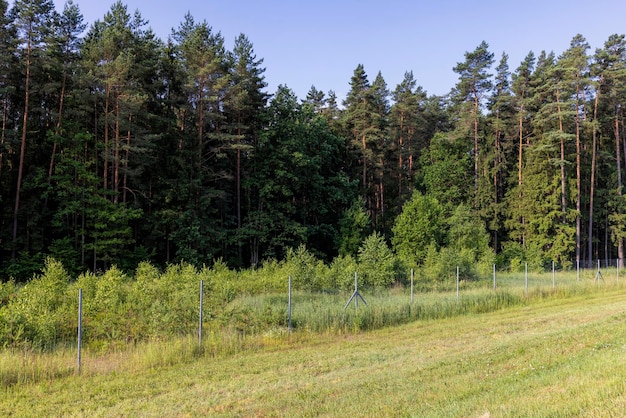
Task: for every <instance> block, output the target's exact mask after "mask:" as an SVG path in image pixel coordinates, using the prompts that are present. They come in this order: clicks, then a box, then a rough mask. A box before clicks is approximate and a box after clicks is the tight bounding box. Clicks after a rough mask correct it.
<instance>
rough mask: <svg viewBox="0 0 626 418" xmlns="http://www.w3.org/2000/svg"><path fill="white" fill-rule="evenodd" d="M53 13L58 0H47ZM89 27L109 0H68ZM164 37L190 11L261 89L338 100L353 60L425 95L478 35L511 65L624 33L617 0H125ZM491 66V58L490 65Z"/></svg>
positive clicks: (449, 77) (447, 84)
mask: <svg viewBox="0 0 626 418" xmlns="http://www.w3.org/2000/svg"><path fill="white" fill-rule="evenodd" d="M54 1H55V4H56V5H57V10H58V11H61V10H62V8H63V4H64V2H65V0H54ZM74 3H75V4H77V5H78V6H79V7H80V9H81V11H82V13H83V16H84V18H85V21H86V22H87V23H88V24H89V25H91V24H92V23H93V22H94V21H95V20H97V19H102V18H103V17H104V15H105V13H106V12H107V11H108V10H110V8H111V5H112V4H113V3H114V1H113V0H74ZM123 3H124V4H126V5H127V6H128V9H129V12H130V13H133V12H134V11H135V10H139V12H140V13H141V15H142V17H143V18H144V19H146V20H148V21H149V26H150V27H151V28H152V29H153V30H154V32H155V33H156V34H157V36H158V37H159V38H161V39H163V40H166V39H167V37H168V35H169V34H170V33H171V29H172V28H174V27H178V25H179V24H180V22H181V21H182V20H183V17H184V15H185V14H186V13H187V12H188V11H189V12H190V13H191V14H192V16H193V17H194V19H195V20H196V21H203V20H206V21H207V23H208V24H209V25H210V26H211V27H212V28H213V29H214V30H215V31H220V32H221V33H222V35H223V36H224V38H225V40H226V46H227V48H229V49H231V48H232V44H233V41H234V39H235V37H236V36H237V35H238V34H239V33H244V34H246V35H247V36H248V38H249V39H250V41H252V43H253V45H254V48H255V52H256V55H257V58H263V59H264V60H265V61H264V65H265V67H266V72H265V77H266V81H267V82H268V89H267V90H268V92H270V93H273V92H274V91H275V90H276V87H277V86H278V85H279V84H286V85H287V86H288V87H290V88H291V89H293V90H294V91H295V93H296V94H297V95H298V97H300V98H304V97H305V95H306V93H307V91H308V90H309V88H310V87H311V85H313V84H314V85H315V87H316V88H317V89H318V90H322V91H324V92H328V91H329V90H334V91H335V92H336V93H337V96H338V98H339V100H340V101H341V100H343V99H344V98H345V95H346V93H347V91H348V88H349V82H350V77H351V76H352V73H353V71H354V69H355V68H356V66H357V65H358V64H359V63H361V64H363V65H364V66H365V71H366V73H367V75H368V77H369V80H370V81H373V80H374V78H375V76H376V74H377V73H378V71H381V72H382V75H383V77H384V78H385V80H386V82H387V85H388V87H389V89H390V90H393V89H394V88H395V86H396V85H397V84H398V83H399V82H400V81H401V80H402V78H403V77H404V73H405V71H408V70H412V71H413V74H414V76H415V78H416V80H417V83H418V84H419V85H421V86H422V87H423V88H424V89H425V90H426V91H427V92H428V94H431V95H432V94H437V95H443V94H446V93H448V92H449V91H450V89H451V88H452V87H453V86H454V85H455V83H456V82H457V80H458V79H457V75H456V74H455V73H454V72H453V71H452V68H453V67H454V66H455V65H456V64H457V63H458V62H461V61H463V60H464V53H465V52H467V51H473V50H474V49H475V48H476V47H477V46H478V45H479V44H480V42H481V41H483V40H485V41H486V42H487V43H488V44H489V47H490V51H491V52H493V53H494V55H495V59H496V64H497V62H498V61H499V59H500V57H501V55H502V53H503V52H506V53H507V54H508V55H509V67H510V70H511V71H514V70H515V69H516V68H517V67H518V66H519V64H520V62H521V61H522V60H523V58H524V57H525V56H526V54H527V53H528V52H529V51H531V50H532V51H533V52H535V55H538V54H539V52H541V50H546V51H554V52H555V53H556V54H557V56H558V55H559V54H561V53H562V52H563V51H564V50H566V49H567V48H568V47H569V43H570V41H571V39H572V38H573V37H574V35H576V34H577V33H581V34H582V35H583V36H584V37H585V38H586V39H587V42H588V43H589V44H590V46H591V49H590V54H593V52H594V51H595V49H596V48H600V47H602V46H603V44H604V42H605V41H606V40H607V39H608V37H609V35H611V34H613V33H618V34H623V33H626V2H625V1H624V0H595V1H589V0H584V1H583V0H569V1H567V2H565V1H556V0H555V1H553V0H525V1H521V2H519V1H516V2H512V1H511V2H510V1H506V0H504V1H503V0H499V1H495V0H493V1H492V0H484V1H480V0H474V1H472V0H426V1H424V0H416V1H410V0H406V1H401V0H377V1H371V0H343V1H342V0H334V1H329V0H317V1H311V2H308V1H298V0H266V1H264V0H239V1H235V0H217V1H216V0H126V1H123ZM494 67H495V65H494Z"/></svg>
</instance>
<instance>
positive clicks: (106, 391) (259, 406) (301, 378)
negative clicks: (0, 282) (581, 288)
mask: <svg viewBox="0 0 626 418" xmlns="http://www.w3.org/2000/svg"><path fill="white" fill-rule="evenodd" d="M365 309H367V308H365ZM167 344H169V343H164V346H163V347H161V348H159V347H158V346H157V347H154V346H152V347H150V348H147V349H149V350H152V352H153V354H152V355H157V354H156V353H154V351H156V352H158V351H159V350H163V351H167V350H168V345H167ZM190 344H192V343H191V342H190ZM144 356H145V354H144ZM181 357H184V356H181ZM140 359H141V356H138V355H132V354H124V353H122V354H117V355H108V356H103V357H89V356H87V357H86V358H85V359H84V369H83V374H82V375H80V376H77V375H74V374H72V373H68V374H67V375H65V376H60V377H55V378H50V379H42V380H40V381H38V382H36V383H24V384H20V383H18V384H14V385H9V386H7V387H4V388H2V389H1V390H2V391H3V393H2V396H1V397H0V416H33V417H43V416H89V417H92V416H102V417H111V416H113V417H115V416H125V417H164V416H171V417H194V416H224V417H233V416H245V417H248V416H260V417H266V416H267V417H271V416H289V417H313V416H367V417H379V416H416V417H429V416H435V417H437V416H441V417H451V416H459V417H486V416H491V417H500V416H503V417H509V416H510V417H520V416H533V417H536V416H546V417H548V416H549V417H555V416H563V417H569V416H583V417H604V416H606V417H609V416H624V414H626V289H625V288H624V287H621V286H615V287H607V288H604V289H603V288H599V289H597V290H596V291H593V292H589V293H587V294H576V295H573V296H568V297H562V298H556V297H555V298H546V299H542V300H538V301H534V302H532V303H530V304H528V305H525V306H516V307H510V308H506V309H502V310H499V311H496V312H491V313H484V314H469V315H462V316H457V317H452V318H447V319H439V320H422V321H417V322H413V323H410V324H407V325H402V326H397V327H389V328H385V329H382V330H377V331H372V332H366V333H356V334H344V335H318V334H314V333H298V332H296V333H294V334H292V335H291V336H288V335H285V334H276V335H271V334H268V335H265V336H264V337H262V339H261V340H259V341H258V342H257V344H255V345H254V346H253V348H251V349H244V350H242V351H240V352H236V353H230V354H224V355H219V356H208V355H198V356H196V357H194V356H188V358H187V360H185V361H182V362H180V363H176V362H174V364H172V365H169V366H150V365H149V362H148V363H145V364H144V363H142V362H141V361H140Z"/></svg>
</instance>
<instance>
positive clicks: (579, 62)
mask: <svg viewBox="0 0 626 418" xmlns="http://www.w3.org/2000/svg"><path fill="white" fill-rule="evenodd" d="M588 49H589V44H587V41H586V40H585V38H583V37H582V35H576V36H575V37H574V38H573V39H572V41H571V43H570V48H569V49H568V50H567V51H565V52H564V53H563V55H562V56H561V58H560V59H559V63H558V65H559V66H561V67H563V71H564V73H565V76H566V79H567V82H568V84H569V89H568V90H569V91H570V92H571V93H570V94H571V95H572V96H573V97H571V106H572V109H571V110H572V113H573V117H574V126H575V127H574V131H575V134H574V135H575V141H576V214H577V216H576V262H577V263H578V262H580V259H581V213H582V207H581V194H582V187H581V186H582V177H581V170H582V167H581V164H582V163H581V153H582V145H581V142H582V139H581V135H582V132H581V131H582V124H583V123H584V122H585V121H586V119H587V116H586V113H587V110H586V108H585V105H586V102H587V99H586V97H585V93H586V92H588V91H589V88H590V81H589V58H588V57H587V50H588Z"/></svg>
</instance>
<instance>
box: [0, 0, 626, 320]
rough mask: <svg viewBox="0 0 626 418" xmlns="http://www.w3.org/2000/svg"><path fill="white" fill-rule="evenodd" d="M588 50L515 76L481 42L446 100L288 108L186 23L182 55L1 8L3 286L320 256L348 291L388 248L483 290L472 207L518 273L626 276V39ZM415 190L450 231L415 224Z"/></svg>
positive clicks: (379, 96) (356, 91) (285, 97)
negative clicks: (555, 267)
mask: <svg viewBox="0 0 626 418" xmlns="http://www.w3.org/2000/svg"><path fill="white" fill-rule="evenodd" d="M213 23H216V24H218V23H219V22H213ZM87 24H89V25H90V26H89V27H88V30H87V32H86V33H85V32H84V29H85V27H86V25H87ZM83 33H84V36H83ZM231 46H232V47H231ZM229 48H230V49H229ZM590 49H591V47H590V45H589V44H588V43H587V42H586V40H585V38H584V37H583V36H582V35H576V36H575V37H573V39H572V41H571V43H570V45H569V46H568V47H567V49H565V50H564V52H563V53H562V54H560V55H557V54H555V53H553V52H541V53H539V54H538V55H537V56H535V54H534V53H532V52H530V53H529V54H528V55H527V56H526V57H525V59H524V60H523V62H522V63H520V65H518V66H517V67H514V68H516V70H515V71H514V72H513V73H512V74H511V72H510V71H509V64H510V63H509V58H508V55H507V54H506V53H502V55H501V58H500V60H499V61H498V62H497V63H495V62H494V54H493V53H491V52H490V51H489V46H488V44H487V43H486V42H482V43H481V44H479V45H478V46H477V47H476V48H475V49H474V50H473V51H470V52H466V53H465V55H464V57H463V60H462V61H461V62H459V63H458V64H457V65H456V66H455V67H454V68H453V71H455V72H456V73H457V74H458V77H459V79H458V82H457V83H456V85H455V86H454V87H453V89H452V90H451V94H450V95H448V96H444V97H437V96H428V95H427V94H426V92H425V91H424V90H423V89H422V87H421V86H419V84H418V82H419V80H416V79H415V78H414V76H413V72H411V71H407V72H406V73H405V74H404V78H403V79H402V81H401V82H400V83H399V84H398V85H397V86H395V88H390V86H387V83H386V81H385V79H384V78H383V75H382V73H380V72H377V73H376V76H375V77H374V78H373V79H372V80H370V79H369V78H368V75H367V73H366V71H365V68H364V67H363V65H358V66H357V67H356V68H355V70H354V72H353V74H352V77H351V78H350V79H349V80H347V81H348V82H349V86H350V89H349V92H348V94H347V95H346V97H344V98H340V97H337V96H336V95H335V93H334V92H332V91H329V92H328V93H324V92H321V91H319V90H318V89H316V88H315V87H314V86H312V87H311V89H310V91H309V92H308V94H307V96H306V97H305V98H304V99H302V100H300V99H298V98H297V97H295V95H294V94H293V92H291V91H290V90H289V89H288V88H286V87H282V86H281V87H280V88H279V89H278V91H276V93H275V94H274V96H273V99H272V100H271V101H269V98H270V97H271V96H270V94H268V93H267V92H266V91H265V88H266V86H267V84H266V82H265V79H264V73H265V68H263V59H262V58H258V57H257V56H256V54H255V51H254V48H253V44H252V42H251V40H250V39H248V38H247V37H246V36H245V35H244V34H240V35H238V36H237V37H235V38H234V39H225V38H224V36H223V35H222V34H221V33H220V32H219V30H218V29H216V28H213V27H212V26H211V25H210V24H209V22H207V21H197V20H195V19H194V18H193V16H191V14H189V13H188V14H187V15H186V16H185V17H184V18H183V21H182V22H181V23H180V24H179V25H178V26H176V27H175V29H174V30H173V31H172V34H171V36H170V37H169V39H168V40H167V41H164V40H160V39H158V38H157V37H156V36H155V34H154V33H153V32H152V30H151V29H150V28H149V27H148V26H147V23H146V20H144V18H143V17H142V15H141V14H140V13H139V11H137V12H134V13H129V10H128V8H127V6H125V5H124V4H123V3H122V2H115V3H114V4H113V5H112V6H111V8H110V10H109V11H108V12H107V13H106V14H105V15H104V16H103V18H102V19H101V20H97V21H95V22H91V23H89V22H83V18H82V15H81V13H80V10H79V8H78V7H77V6H76V5H74V4H73V3H71V2H68V3H67V4H66V5H65V7H64V9H63V11H62V12H60V13H57V12H55V11H54V4H53V3H52V2H50V1H47V0H45V1H44V0H37V1H31V2H25V1H17V2H15V4H13V7H11V8H9V5H8V4H7V2H6V1H4V0H0V208H1V211H0V275H1V279H2V280H3V281H6V280H9V279H10V278H14V279H16V280H17V281H18V282H23V281H28V280H29V279H30V278H31V277H33V274H35V273H36V272H37V271H39V270H40V269H41V268H42V267H43V266H44V260H45V259H46V256H53V257H54V258H55V259H58V260H62V262H63V264H64V265H65V268H66V269H67V271H68V272H70V274H72V275H75V274H79V273H80V272H84V271H97V270H99V269H102V270H104V271H106V270H107V269H108V268H109V267H111V266H113V265H116V266H117V267H118V268H119V269H120V271H121V272H122V273H124V274H129V272H131V271H132V270H133V269H134V268H135V267H136V265H137V263H139V262H141V261H143V260H149V261H151V262H152V263H154V264H155V265H158V266H160V267H162V268H164V267H165V266H167V265H168V264H169V263H172V262H174V263H179V262H183V261H184V262H185V263H189V264H190V265H192V266H194V268H198V269H199V268H201V267H202V266H204V265H211V264H212V263H213V262H214V261H215V260H223V261H222V262H223V263H225V265H227V266H229V267H237V268H246V267H249V266H254V267H256V268H260V269H263V268H266V267H267V266H270V265H272V263H278V264H280V263H282V262H284V260H285V259H288V261H289V263H292V262H294V260H295V259H298V257H300V256H302V257H304V258H307V257H305V256H306V255H307V253H308V255H309V256H314V257H315V258H316V259H322V260H323V261H324V262H327V263H329V264H331V265H334V266H335V268H336V269H337V271H342V273H341V275H342V278H337V279H336V283H340V284H341V286H344V285H345V284H346V283H348V282H350V280H351V279H350V276H351V274H349V272H347V270H349V269H350V268H349V266H351V265H352V264H353V263H356V260H357V258H358V256H359V249H361V248H364V247H363V246H364V245H365V243H366V242H367V243H368V245H367V246H369V244H372V242H373V241H374V238H372V237H377V238H376V239H378V240H384V241H385V242H387V241H388V242H393V254H392V255H393V256H394V257H398V258H399V259H401V260H402V261H403V263H405V264H406V266H409V265H411V266H412V265H418V264H424V265H426V264H428V266H430V267H429V268H432V269H433V271H436V270H437V269H438V268H439V267H441V266H443V265H444V264H447V263H453V262H454V261H453V260H455V259H459V260H463V266H464V267H463V269H464V271H465V272H466V273H467V275H468V277H469V276H471V275H472V274H475V271H477V270H476V268H474V267H473V266H472V263H476V265H477V266H479V267H478V270H480V269H481V268H482V267H480V266H484V265H485V264H486V263H487V259H491V258H493V257H492V256H493V254H488V252H487V251H486V249H485V248H486V246H485V244H484V241H485V235H484V234H482V233H481V234H479V235H480V237H479V238H480V239H479V240H478V241H479V242H480V251H478V250H476V249H475V248H474V249H471V248H469V247H468V246H467V245H465V244H467V239H466V238H467V236H472V237H474V238H475V237H477V235H476V234H477V232H476V231H475V230H472V229H471V228H469V229H468V230H466V229H461V230H460V231H457V232H458V233H456V237H457V238H458V240H460V241H465V244H464V245H462V246H461V247H458V248H457V247H454V245H453V243H452V242H451V241H450V240H447V238H446V237H448V238H449V235H448V234H450V233H453V229H451V227H450V226H449V225H447V224H446V222H443V223H441V222H440V221H438V220H435V219H436V218H440V219H447V220H449V219H455V217H457V215H458V213H457V212H456V211H457V210H458V208H459V207H460V206H462V207H463V208H465V210H466V211H467V212H468V213H466V215H467V216H465V215H464V216H463V217H462V218H463V219H464V220H467V219H470V218H471V219H472V221H471V222H469V221H468V222H469V224H476V225H477V224H478V223H480V224H481V225H485V226H486V230H487V231H488V234H489V235H488V237H489V238H488V241H489V242H488V244H487V247H491V248H492V249H493V251H495V252H496V254H498V255H499V257H498V262H499V263H503V264H505V265H506V264H507V263H511V264H512V267H513V268H515V269H518V268H519V266H520V265H521V263H522V262H524V263H525V262H529V263H531V264H532V265H533V268H538V267H539V266H544V265H549V264H550V262H551V261H556V262H557V263H558V264H560V265H564V266H567V265H571V263H573V262H574V261H576V260H587V262H588V263H589V264H591V263H592V261H593V259H597V258H606V259H610V258H619V259H623V257H624V243H623V241H624V238H626V232H624V231H626V226H625V225H626V222H625V221H624V213H626V202H625V200H624V198H623V196H624V194H623V172H624V165H625V164H624V163H625V161H624V159H625V158H626V153H625V152H624V144H625V142H624V132H623V131H624V129H623V127H624V112H623V109H624V108H625V106H626V105H625V100H626V70H625V69H626V52H625V51H626V47H625V46H624V36H623V35H612V36H611V37H609V39H608V40H607V42H606V43H605V44H604V46H603V47H602V48H600V49H598V50H597V51H596V53H595V54H594V55H593V56H590V55H589V50H590ZM494 64H496V65H495V68H492V66H494ZM312 81H315V80H312ZM340 101H341V103H342V104H343V108H341V107H340V106H339V105H338V103H340ZM415 190H418V191H419V192H421V194H422V198H423V199H425V200H429V201H431V200H432V199H434V200H436V201H437V202H438V205H440V210H441V216H438V217H435V218H432V219H431V218H429V217H428V216H425V215H424V214H423V213H421V214H417V215H415V214H413V215H411V216H409V215H408V212H410V210H409V209H408V208H409V207H410V206H411V205H413V203H414V202H412V200H411V198H412V196H414V191H415ZM359 199H360V200H359ZM355 202H356V203H355ZM407 205H408V206H407ZM468 208H469V209H468ZM405 209H406V210H405ZM405 212H406V213H405ZM459 216H460V215H459ZM476 217H478V218H476ZM407 219H408V220H407ZM424 219H427V221H425V223H426V224H428V225H425V224H424V222H422V221H423V220H424ZM441 225H443V226H441ZM463 225H465V226H467V224H463ZM433 228H434V229H440V230H441V231H442V233H441V234H440V236H434V234H433V233H432V230H433ZM416 230H420V231H422V232H424V231H426V232H424V233H423V234H421V235H420V234H417V233H416V232H415V231H416ZM402 231H404V232H402ZM411 231H413V232H411ZM428 231H431V232H428ZM481 231H482V229H481ZM372 233H374V235H373V236H372V235H371V234H372ZM403 233H404V234H406V236H402V234H403ZM464 236H465V237H464ZM367 237H369V238H367ZM378 244H380V242H379V243H378ZM374 247H377V248H382V244H381V245H374ZM301 248H304V249H306V251H305V252H302V251H300V250H298V251H296V250H294V249H301ZM368 248H369V247H368ZM475 250H476V251H475ZM294 251H295V252H294ZM478 254H480V255H478ZM338 256H339V257H340V258H339V259H337V261H336V263H334V262H333V260H334V259H335V258H336V257H338ZM294 257H295V258H294ZM268 260H273V261H268ZM427 260H428V262H427ZM289 263H288V264H289ZM305 264H307V263H305ZM267 268H269V267H267ZM316 268H317V267H316ZM344 273H345V274H344ZM383 276H384V277H383ZM383 276H381V277H377V278H375V279H372V280H371V282H372V283H378V284H382V283H388V282H389V281H390V279H388V277H387V276H385V275H384V274H383ZM346 277H347V278H346ZM368 280H369V279H368ZM306 282H307V283H308V284H307V285H311V286H313V285H315V286H318V285H320V283H325V286H326V285H328V286H330V283H332V282H333V281H332V280H330V281H329V280H327V278H324V279H318V278H315V279H313V278H311V277H309V276H307V279H306ZM227 293H228V292H227ZM269 316H270V317H271V316H272V315H269Z"/></svg>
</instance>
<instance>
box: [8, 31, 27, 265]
mask: <svg viewBox="0 0 626 418" xmlns="http://www.w3.org/2000/svg"><path fill="white" fill-rule="evenodd" d="M30 58H31V35H30V30H29V32H28V40H27V44H26V79H25V82H24V119H23V122H22V143H21V146H20V162H19V166H18V169H17V187H16V191H15V208H14V210H13V248H12V251H11V258H12V259H13V260H15V258H16V256H17V214H18V212H19V210H20V192H21V189H22V175H23V173H24V155H25V153H26V130H27V128H28V107H29V99H30V64H31V62H30Z"/></svg>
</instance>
